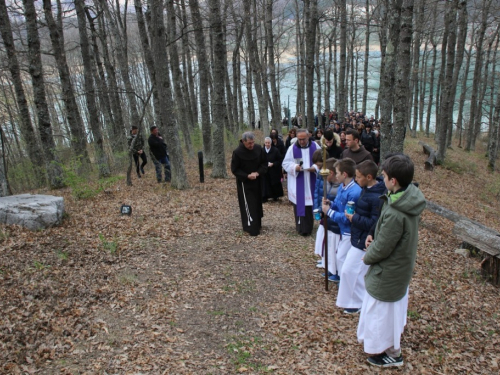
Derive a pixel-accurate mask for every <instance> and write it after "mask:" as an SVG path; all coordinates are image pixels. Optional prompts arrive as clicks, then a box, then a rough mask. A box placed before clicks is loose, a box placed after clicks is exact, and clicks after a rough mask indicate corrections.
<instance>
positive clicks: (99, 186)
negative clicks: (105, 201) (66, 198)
mask: <svg viewBox="0 0 500 375" xmlns="http://www.w3.org/2000/svg"><path fill="white" fill-rule="evenodd" d="M62 168H63V171H64V183H65V184H66V185H67V186H68V187H70V188H71V193H72V195H73V197H74V198H75V199H88V198H93V197H95V196H96V195H97V194H99V193H101V192H103V191H104V190H106V189H108V188H109V187H111V186H112V185H113V184H115V183H116V182H117V181H119V180H121V179H123V178H124V177H123V176H111V177H105V178H100V179H97V174H96V172H89V173H88V174H83V173H81V171H82V163H81V161H80V159H78V158H73V159H71V160H70V162H69V163H68V164H67V165H63V166H62ZM96 179H97V181H96Z"/></svg>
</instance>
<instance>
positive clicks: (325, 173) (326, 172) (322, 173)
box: [319, 136, 330, 292]
mask: <svg viewBox="0 0 500 375" xmlns="http://www.w3.org/2000/svg"><path fill="white" fill-rule="evenodd" d="M326 147H327V146H326V140H325V137H324V136H323V137H321V148H322V149H323V165H322V167H321V170H320V171H319V174H320V176H321V177H323V198H324V199H326V187H327V185H326V178H327V177H328V175H329V174H330V171H329V170H328V169H326ZM321 207H323V205H321ZM322 211H323V209H322ZM323 228H324V231H325V237H324V239H323V243H324V248H323V251H324V254H325V290H326V291H327V292H328V216H326V215H323Z"/></svg>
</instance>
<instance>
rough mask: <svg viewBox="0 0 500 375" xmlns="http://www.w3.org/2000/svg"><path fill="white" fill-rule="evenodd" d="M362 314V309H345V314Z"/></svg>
mask: <svg viewBox="0 0 500 375" xmlns="http://www.w3.org/2000/svg"><path fill="white" fill-rule="evenodd" d="M359 312H361V309H344V314H357V313H359Z"/></svg>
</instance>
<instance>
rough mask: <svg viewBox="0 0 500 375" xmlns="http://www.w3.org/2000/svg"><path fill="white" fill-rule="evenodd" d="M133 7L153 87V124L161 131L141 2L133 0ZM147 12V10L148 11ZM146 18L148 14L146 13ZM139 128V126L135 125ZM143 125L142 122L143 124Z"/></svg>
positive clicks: (150, 55) (150, 53)
mask: <svg viewBox="0 0 500 375" xmlns="http://www.w3.org/2000/svg"><path fill="white" fill-rule="evenodd" d="M134 6H135V16H136V19H137V28H138V31H139V37H140V39H141V47H142V53H143V55H144V61H145V63H146V66H147V68H148V73H149V80H150V81H151V85H152V86H153V103H154V105H153V110H154V114H155V116H154V117H155V122H156V124H157V126H158V127H159V128H160V129H163V124H162V123H161V121H160V119H161V115H160V98H159V94H158V87H157V86H156V71H155V62H154V57H153V53H152V51H151V45H150V42H149V38H148V31H147V27H146V20H145V18H144V14H143V11H142V6H143V5H142V1H141V0H134ZM148 12H149V10H148ZM148 16H150V14H149V13H148ZM136 125H137V126H139V124H136ZM141 125H144V121H143V124H141ZM141 129H143V130H145V129H144V126H141Z"/></svg>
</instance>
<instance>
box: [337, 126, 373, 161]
mask: <svg viewBox="0 0 500 375" xmlns="http://www.w3.org/2000/svg"><path fill="white" fill-rule="evenodd" d="M345 140H346V146H347V148H345V149H344V151H343V152H342V159H345V158H349V159H352V160H354V162H355V163H356V165H358V164H359V163H361V162H362V161H365V160H371V161H373V157H372V154H370V153H369V152H368V151H366V149H365V148H364V147H363V146H361V145H360V144H359V133H358V132H357V131H356V130H354V129H349V130H348V131H347V132H346V136H345Z"/></svg>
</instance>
